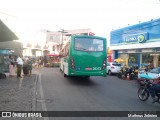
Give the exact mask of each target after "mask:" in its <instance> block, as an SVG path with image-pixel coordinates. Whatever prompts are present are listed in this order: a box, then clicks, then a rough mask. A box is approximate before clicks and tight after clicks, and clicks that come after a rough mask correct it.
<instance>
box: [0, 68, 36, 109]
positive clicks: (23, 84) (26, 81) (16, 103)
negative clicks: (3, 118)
mask: <svg viewBox="0 0 160 120" xmlns="http://www.w3.org/2000/svg"><path fill="white" fill-rule="evenodd" d="M35 81H36V74H35V70H33V74H32V76H24V77H22V78H17V77H16V75H15V76H14V77H9V76H8V75H7V78H6V79H0V111H32V110H33V107H34V104H33V100H34V96H35V95H34V94H35V93H34V90H35Z"/></svg>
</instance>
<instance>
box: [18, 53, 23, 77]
mask: <svg viewBox="0 0 160 120" xmlns="http://www.w3.org/2000/svg"><path fill="white" fill-rule="evenodd" d="M16 62H17V78H19V77H21V71H22V66H23V60H22V55H19V56H18V58H17V61H16Z"/></svg>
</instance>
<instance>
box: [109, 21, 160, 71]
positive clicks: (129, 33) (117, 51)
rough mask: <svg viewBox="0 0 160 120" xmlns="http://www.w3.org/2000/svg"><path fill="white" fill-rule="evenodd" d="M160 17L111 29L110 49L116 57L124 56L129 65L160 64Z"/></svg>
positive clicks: (156, 65) (155, 65)
mask: <svg viewBox="0 0 160 120" xmlns="http://www.w3.org/2000/svg"><path fill="white" fill-rule="evenodd" d="M159 30H160V19H156V20H152V21H148V22H144V23H139V24H136V25H133V26H128V27H125V28H121V29H117V30H113V31H111V36H110V44H111V45H110V49H111V50H113V51H114V59H117V58H122V59H124V60H125V61H126V62H125V63H126V65H127V66H138V67H139V68H140V67H143V66H144V65H146V64H150V63H153V65H154V67H158V66H159V65H160V31H159Z"/></svg>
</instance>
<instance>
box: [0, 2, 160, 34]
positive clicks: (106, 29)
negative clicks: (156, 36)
mask: <svg viewBox="0 0 160 120" xmlns="http://www.w3.org/2000/svg"><path fill="white" fill-rule="evenodd" d="M0 2H1V4H0V12H1V13H7V14H9V15H12V16H15V17H16V18H18V22H17V23H15V24H13V26H14V27H15V28H17V29H19V30H21V29H23V28H28V29H30V30H31V29H32V30H36V29H37V30H38V29H46V30H50V31H58V30H60V28H62V29H65V30H72V29H85V28H91V30H92V32H94V33H95V34H96V35H98V36H103V37H108V36H109V33H110V31H111V30H112V29H118V28H122V27H126V26H128V24H130V25H133V24H137V23H139V21H141V22H145V21H149V20H151V19H156V18H160V14H159V11H160V0H0Z"/></svg>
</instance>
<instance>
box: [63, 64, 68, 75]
mask: <svg viewBox="0 0 160 120" xmlns="http://www.w3.org/2000/svg"><path fill="white" fill-rule="evenodd" d="M63 76H64V77H67V75H66V74H65V73H64V66H63Z"/></svg>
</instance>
